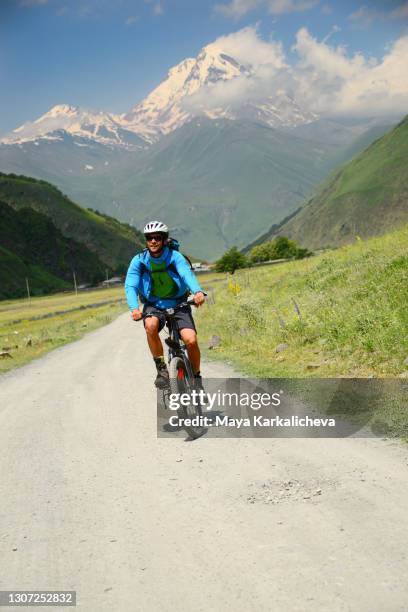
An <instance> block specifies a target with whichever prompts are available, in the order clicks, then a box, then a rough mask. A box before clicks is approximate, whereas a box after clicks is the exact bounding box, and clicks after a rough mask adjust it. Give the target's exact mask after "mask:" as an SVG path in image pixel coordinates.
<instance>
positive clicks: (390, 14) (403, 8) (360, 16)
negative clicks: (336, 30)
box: [348, 2, 408, 28]
mask: <svg viewBox="0 0 408 612" xmlns="http://www.w3.org/2000/svg"><path fill="white" fill-rule="evenodd" d="M407 17H408V2H404V4H401V5H400V6H397V7H396V8H395V9H393V10H392V11H384V10H378V9H375V8H370V7H369V6H367V5H365V4H363V5H362V6H360V8H359V9H358V10H356V11H354V13H351V15H349V16H348V18H349V20H350V21H351V22H352V23H353V24H354V25H356V26H360V27H363V28H366V27H369V26H371V25H372V23H373V22H374V21H385V20H390V19H391V20H392V19H405V18H407Z"/></svg>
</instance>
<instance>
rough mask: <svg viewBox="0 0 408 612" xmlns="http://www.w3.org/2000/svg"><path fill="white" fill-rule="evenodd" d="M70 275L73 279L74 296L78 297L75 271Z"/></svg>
mask: <svg viewBox="0 0 408 612" xmlns="http://www.w3.org/2000/svg"><path fill="white" fill-rule="evenodd" d="M72 274H73V277H74V287H75V295H78V287H77V282H76V276H75V270H74V271H73V272H72Z"/></svg>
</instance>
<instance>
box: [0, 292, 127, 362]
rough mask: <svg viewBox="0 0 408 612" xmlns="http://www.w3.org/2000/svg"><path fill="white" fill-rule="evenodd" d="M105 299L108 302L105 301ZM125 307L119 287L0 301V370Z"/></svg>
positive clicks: (82, 331)
mask: <svg viewBox="0 0 408 612" xmlns="http://www.w3.org/2000/svg"><path fill="white" fill-rule="evenodd" d="M106 302H108V303H106ZM126 309H127V306H126V303H125V300H124V295H123V287H117V288H113V289H101V290H93V291H85V292H80V293H78V295H77V296H76V295H75V293H60V294H56V295H52V296H48V297H38V298H32V300H31V304H29V302H28V300H23V299H21V300H9V301H2V302H0V350H1V351H4V352H7V353H9V355H10V357H3V358H2V359H0V372H7V371H8V370H11V369H12V368H14V367H17V366H21V365H24V364H25V363H27V362H29V361H31V360H32V359H36V358H37V357H41V356H42V355H44V354H45V353H48V352H49V351H51V350H52V349H54V348H56V347H58V346H61V345H63V344H67V343H68V342H73V341H74V340H78V339H79V338H81V337H82V336H83V335H84V334H85V333H87V332H89V331H92V330H94V329H96V328H98V327H101V326H102V325H106V324H107V323H110V322H111V321H112V320H113V319H114V318H116V317H117V316H118V315H119V314H121V313H122V312H124V311H125V310H126Z"/></svg>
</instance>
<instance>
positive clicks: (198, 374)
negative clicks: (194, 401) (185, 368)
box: [194, 370, 201, 378]
mask: <svg viewBox="0 0 408 612" xmlns="http://www.w3.org/2000/svg"><path fill="white" fill-rule="evenodd" d="M194 376H195V377H196V378H198V377H199V376H201V372H200V370H198V372H196V373H195V374H194Z"/></svg>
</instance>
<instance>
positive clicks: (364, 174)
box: [247, 115, 408, 249]
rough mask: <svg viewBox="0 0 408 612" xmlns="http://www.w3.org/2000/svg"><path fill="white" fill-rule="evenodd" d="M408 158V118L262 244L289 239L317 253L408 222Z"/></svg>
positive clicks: (342, 169) (340, 171) (335, 176)
mask: <svg viewBox="0 0 408 612" xmlns="http://www.w3.org/2000/svg"><path fill="white" fill-rule="evenodd" d="M407 160H408V115H407V116H406V117H405V118H404V119H403V120H402V121H400V122H399V123H398V124H397V125H396V126H395V127H394V128H393V129H392V130H391V131H389V132H387V133H386V134H385V135H384V136H382V137H380V138H377V139H376V140H375V141H374V142H372V143H371V144H370V145H369V146H368V147H367V148H366V149H365V150H364V151H363V152H361V153H359V154H358V155H356V156H354V157H353V158H352V159H351V160H350V161H349V162H348V163H346V164H344V165H343V166H341V167H340V168H337V169H336V170H334V171H333V172H332V173H331V174H330V176H329V177H328V178H327V179H326V180H325V181H324V182H323V183H322V184H321V185H320V187H318V188H317V190H316V191H315V195H314V196H313V197H312V198H310V199H309V200H308V202H306V204H304V205H303V206H302V207H301V208H300V209H299V210H298V212H297V213H296V214H295V215H292V216H291V218H290V219H287V220H284V221H283V222H281V223H279V224H278V226H275V227H272V228H271V229H270V231H269V232H268V233H267V234H264V235H263V236H262V239H263V240H262V241H263V242H264V241H267V240H271V239H273V238H274V237H276V236H279V235H285V236H288V237H289V238H292V239H294V240H298V241H299V242H301V244H302V245H303V246H306V247H308V248H314V249H315V248H323V247H328V246H331V247H332V246H340V245H342V244H346V243H348V242H351V241H352V240H355V239H356V237H357V238H369V237H371V236H375V235H379V234H382V233H384V232H386V231H390V230H392V229H394V228H397V227H398V226H399V225H401V224H403V223H405V222H406V221H408V173H407ZM259 240H260V239H258V241H257V243H258V244H259ZM253 244H254V243H253ZM247 248H248V247H247Z"/></svg>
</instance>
